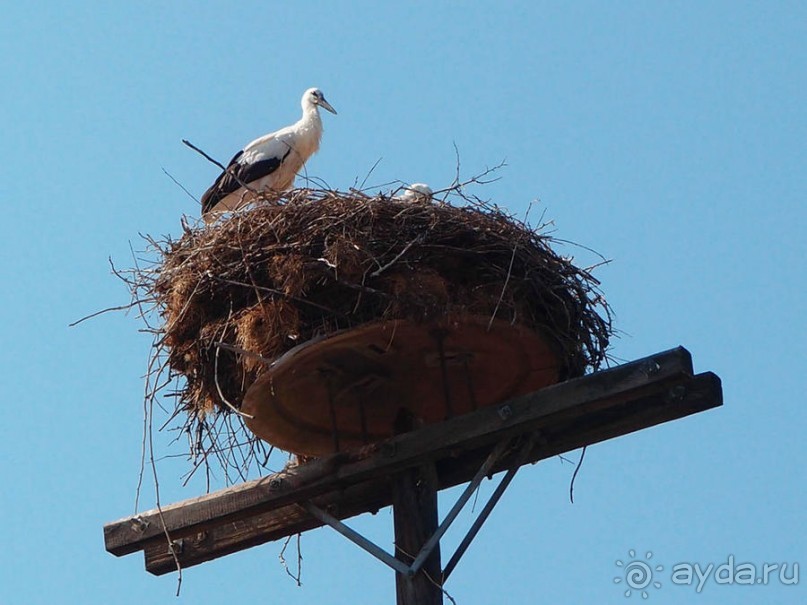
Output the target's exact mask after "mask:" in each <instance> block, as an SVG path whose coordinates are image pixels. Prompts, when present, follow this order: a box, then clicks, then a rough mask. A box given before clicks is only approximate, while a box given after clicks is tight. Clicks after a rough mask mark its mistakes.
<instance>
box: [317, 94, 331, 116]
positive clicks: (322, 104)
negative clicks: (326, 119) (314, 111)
mask: <svg viewBox="0 0 807 605" xmlns="http://www.w3.org/2000/svg"><path fill="white" fill-rule="evenodd" d="M317 105H319V106H320V107H322V108H323V109H327V110H328V111H330V112H331V113H332V114H334V115H336V110H335V109H334V108H333V107H331V104H330V103H328V101H326V100H325V97H322V98H321V99H320V100H319V101H317Z"/></svg>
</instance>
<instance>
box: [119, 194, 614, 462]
mask: <svg viewBox="0 0 807 605" xmlns="http://www.w3.org/2000/svg"><path fill="white" fill-rule="evenodd" d="M449 193H452V192H449ZM453 193H454V194H458V193H459V192H458V191H453ZM463 201H464V203H463V204H462V205H451V204H449V203H446V202H445V201H433V200H420V201H404V200H400V199H397V198H394V197H389V196H383V195H377V196H369V195H365V194H364V193H361V192H357V191H351V192H349V193H345V192H337V191H327V190H311V189H296V190H293V191H290V192H287V193H286V194H283V195H282V196H279V197H273V198H270V199H266V200H263V201H262V202H261V203H259V204H256V205H255V206H253V207H251V208H249V209H245V210H242V211H239V212H237V213H235V214H233V215H232V216H231V217H229V218H227V219H223V220H220V221H219V222H217V223H215V224H214V225H212V226H209V227H195V226H189V225H187V224H184V225H183V227H184V233H183V235H182V237H181V238H180V239H178V240H170V239H169V240H164V241H155V240H150V241H151V242H152V244H154V245H155V246H156V247H157V249H158V251H159V254H160V257H161V258H160V259H159V261H158V262H157V263H156V264H155V265H154V266H153V267H151V268H150V269H149V270H138V271H136V272H135V276H134V279H133V280H130V283H132V282H133V285H134V287H133V290H134V291H135V297H136V299H138V300H149V301H152V302H153V303H154V304H155V306H156V310H158V311H159V313H160V315H161V326H160V327H159V329H158V330H157V332H158V336H159V337H158V338H157V339H156V341H155V343H156V344H155V347H156V349H157V351H158V353H159V354H160V355H161V356H162V357H163V359H164V361H163V363H162V364H161V368H162V369H163V370H165V369H167V370H168V371H169V373H170V374H171V375H172V376H177V375H179V376H180V377H182V378H184V380H183V381H181V382H180V386H179V388H178V392H177V393H176V395H177V401H178V403H177V406H176V413H179V412H187V418H188V421H187V424H186V427H185V428H192V429H194V430H195V433H196V434H197V435H198V441H199V444H198V445H199V447H201V441H202V434H203V433H204V431H205V430H208V429H209V423H210V422H213V419H215V418H218V417H221V416H226V415H228V413H230V412H232V411H234V410H237V409H238V407H239V406H240V402H241V400H242V398H243V396H244V394H245V392H246V390H247V389H248V388H249V387H250V385H251V384H252V383H253V382H254V381H255V379H256V378H257V377H258V376H259V375H260V374H261V372H262V371H264V369H265V368H266V363H265V360H272V359H275V358H277V357H278V356H280V355H282V354H283V353H284V352H286V351H287V350H289V349H291V348H292V347H294V346H296V345H298V344H300V343H302V342H305V341H307V340H309V339H311V338H314V337H316V336H319V335H322V334H328V333H331V332H334V331H336V330H342V329H346V328H351V327H355V326H358V325H361V324H364V323H366V322H373V321H379V320H392V319H407V320H414V321H428V320H431V319H436V318H441V317H446V316H449V317H462V316H463V315H474V316H480V315H483V316H487V317H494V316H495V317H496V318H497V319H500V320H502V319H503V320H507V321H510V322H513V323H518V324H521V325H524V326H526V327H528V328H532V329H536V330H539V331H540V332H541V333H543V334H544V336H545V337H546V338H547V339H548V341H549V342H550V343H551V345H552V346H553V347H554V348H555V350H556V352H557V353H558V355H559V358H560V359H561V362H562V376H561V378H562V379H566V378H572V377H576V376H580V375H582V374H584V373H585V372H586V371H587V369H596V368H597V367H599V365H600V364H601V363H602V362H603V360H604V359H605V354H606V348H607V345H608V341H609V337H610V336H611V324H610V313H609V309H608V306H607V305H606V303H605V301H604V299H603V297H602V296H601V294H600V292H599V288H598V286H599V283H598V282H597V280H596V279H594V278H593V277H592V276H591V275H590V274H589V272H588V271H586V270H584V269H581V268H578V267H575V266H574V265H573V264H572V262H571V261H570V260H568V259H566V258H564V257H562V256H560V255H559V254H557V253H556V252H554V251H553V250H552V248H551V247H550V243H551V241H552V239H551V237H550V236H548V235H543V234H541V233H540V232H539V231H540V229H538V230H536V229H533V228H531V227H529V226H528V225H527V224H525V223H524V222H522V221H519V220H517V219H515V218H513V217H512V216H509V215H507V214H506V213H504V212H503V211H501V210H500V209H499V208H497V207H495V206H491V205H489V204H485V203H482V202H480V201H479V200H477V199H474V200H471V199H468V198H463ZM190 432H193V431H190ZM211 441H213V439H212V437H211Z"/></svg>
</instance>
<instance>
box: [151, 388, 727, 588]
mask: <svg viewBox="0 0 807 605" xmlns="http://www.w3.org/2000/svg"><path fill="white" fill-rule="evenodd" d="M679 387H682V388H684V389H685V392H682V391H681V390H680V389H679ZM671 393H673V395H672V396H671ZM721 404H722V393H721V385H720V379H719V378H718V377H717V376H715V375H714V374H712V373H711V372H707V373H704V374H700V375H698V376H696V377H694V378H691V379H682V380H681V381H680V382H679V383H678V384H673V385H671V386H670V387H668V388H667V389H665V390H663V391H660V392H659V393H656V394H653V395H649V396H645V397H641V398H639V399H636V400H634V401H632V402H626V403H625V404H624V405H621V406H615V408H614V409H608V410H605V411H603V412H601V413H600V414H597V415H593V416H592V417H591V418H590V420H588V421H587V422H585V423H580V422H574V421H571V422H566V423H562V424H559V425H558V426H555V427H550V426H547V427H545V428H544V430H543V431H542V432H541V439H540V440H539V444H538V445H536V446H535V448H533V450H532V451H531V452H530V454H529V456H528V457H527V460H526V462H527V463H534V462H537V461H539V460H543V459H546V458H550V457H552V456H556V455H558V454H563V453H566V452H569V451H572V450H575V449H578V448H580V447H582V446H584V445H592V444H595V443H599V442H602V441H605V440H607V439H612V438H614V437H618V436H621V435H626V434H628V433H632V432H634V431H638V430H641V429H643V428H648V427H651V426H654V425H656V424H660V423H663V422H668V421H670V420H676V419H678V418H683V417H685V416H689V415H691V414H695V413H697V412H701V411H705V410H708V409H711V408H714V407H718V406H720V405H721ZM620 408H621V409H620ZM615 410H618V411H615ZM489 452H490V448H482V449H480V450H478V451H472V452H466V453H465V454H464V455H463V456H461V457H458V458H445V459H443V460H442V461H440V463H439V464H438V467H437V468H438V476H439V485H440V489H445V488H448V487H452V486H455V485H459V484H462V483H465V482H467V481H469V480H470V478H471V477H472V476H473V474H474V473H475V472H476V470H477V469H478V468H479V466H480V465H481V464H482V461H483V460H484V459H485V457H486V456H487V454H488V453H489ZM508 465H509V460H507V459H505V460H504V461H502V462H501V463H500V464H499V465H497V466H496V467H494V472H499V471H502V470H504V469H506V468H507V467H508ZM315 502H316V503H317V504H318V505H319V506H320V507H322V508H327V509H328V510H329V512H330V513H331V514H332V515H333V516H335V517H337V518H339V519H341V520H345V519H349V518H350V517H353V516H356V515H359V514H362V513H363V512H367V511H371V512H375V511H376V510H378V509H380V508H383V507H384V506H388V505H390V504H392V497H391V491H390V484H389V482H387V481H385V480H381V481H378V480H376V481H374V482H368V483H364V484H360V485H357V486H353V487H351V488H348V489H347V490H344V491H341V492H333V493H331V494H329V496H328V498H327V499H322V500H316V501H315ZM319 526H321V523H320V522H318V521H315V520H314V519H312V518H311V516H310V515H308V514H307V513H306V512H305V511H304V510H302V509H301V508H300V507H298V506H296V505H290V506H286V507H283V508H280V509H277V510H275V511H269V512H266V513H263V514H261V515H257V516H256V517H254V518H252V519H247V520H243V521H240V522H237V523H232V524H230V523H228V524H224V525H220V526H217V527H214V528H211V529H210V530H208V532H206V534H205V535H204V538H205V539H204V540H203V541H198V540H195V539H193V538H192V539H191V540H186V541H184V542H183V547H182V549H181V552H179V554H178V556H179V561H180V564H181V565H182V567H183V568H184V567H190V566H193V565H198V564H199V563H203V562H205V561H210V560H213V559H216V558H218V557H221V556H224V555H227V554H230V553H233V552H237V551H240V550H243V549H245V548H249V547H252V546H257V545H259V544H264V543H266V542H270V541H273V540H278V539H281V538H284V537H286V536H289V535H294V534H296V533H300V532H303V531H307V530H309V529H313V528H314V527H319ZM145 559H146V569H147V570H148V571H149V572H151V573H154V574H156V575H161V574H165V573H170V572H172V571H175V570H176V562H175V561H174V558H173V556H172V555H171V554H170V552H169V550H168V547H167V544H166V542H165V539H164V537H163V539H162V540H160V541H158V542H156V543H150V544H148V545H147V546H146V547H145Z"/></svg>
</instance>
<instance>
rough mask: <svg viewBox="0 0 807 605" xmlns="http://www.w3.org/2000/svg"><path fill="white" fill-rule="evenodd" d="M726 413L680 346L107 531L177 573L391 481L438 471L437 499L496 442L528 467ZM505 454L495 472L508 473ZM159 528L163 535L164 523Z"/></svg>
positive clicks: (151, 563) (296, 528) (345, 508)
mask: <svg viewBox="0 0 807 605" xmlns="http://www.w3.org/2000/svg"><path fill="white" fill-rule="evenodd" d="M720 405H722V390H721V384H720V379H719V378H718V377H717V376H716V375H714V374H712V373H711V372H706V373H702V374H697V375H695V374H694V373H693V370H692V359H691V356H690V354H689V352H688V351H687V350H686V349H683V348H680V347H679V348H677V349H673V350H670V351H666V352H663V353H658V354H656V355H652V356H650V357H647V358H644V359H640V360H637V361H634V362H631V363H627V364H625V365H622V366H618V367H615V368H612V369H609V370H606V371H602V372H598V373H595V374H592V375H589V376H585V377H582V378H578V379H575V380H570V381H567V382H563V383H560V384H556V385H552V386H549V387H546V388H544V389H541V390H539V391H536V392H534V393H530V394H527V395H523V396H520V397H516V398H514V399H511V400H509V401H506V402H502V403H501V404H499V405H495V406H492V407H488V408H481V409H478V410H476V411H472V412H469V413H466V414H463V415H461V416H457V417H454V418H451V419H449V420H446V421H444V422H439V423H436V424H432V425H428V426H425V427H423V428H419V429H417V430H415V431H412V432H410V433H407V434H403V435H400V436H397V437H393V438H390V439H387V440H384V441H382V442H380V443H375V444H373V445H370V446H366V447H363V448H359V449H355V450H351V451H350V452H346V453H339V454H334V455H331V456H328V457H326V458H322V459H320V460H316V461H313V462H310V463H308V464H305V465H301V466H298V467H295V468H292V469H289V470H288V471H285V472H282V473H278V474H275V475H271V476H267V477H263V478H261V479H258V480H255V481H251V482H248V483H244V484H242V485H237V486H234V487H230V488H228V489H224V490H221V491H219V492H215V493H211V494H207V495H205V496H201V497H199V498H193V499H190V500H185V501H183V502H178V503H176V504H172V505H169V506H165V507H163V509H162V513H161V514H160V513H158V511H156V510H152V511H146V512H144V513H141V514H139V515H136V516H134V517H127V518H125V519H121V520H119V521H116V522H113V523H109V524H107V525H105V526H104V539H105V544H106V548H107V550H108V551H109V552H111V553H113V554H115V555H119V556H120V555H125V554H129V553H132V552H136V551H140V550H142V551H143V552H144V554H145V561H146V569H147V570H148V571H150V572H151V573H154V574H164V573H168V572H171V571H174V570H175V569H176V563H175V561H174V557H173V555H172V554H171V549H170V548H169V544H168V542H167V539H166V535H165V532H166V531H167V532H168V534H169V535H170V536H171V540H172V542H173V550H174V552H175V553H176V555H177V557H178V559H179V562H180V564H181V565H182V566H183V567H188V566H192V565H197V564H199V563H203V562H205V561H209V560H212V559H215V558H218V557H221V556H224V555H227V554H230V553H233V552H236V551H240V550H243V549H245V548H249V547H251V546H256V545H258V544H263V543H266V542H269V541H272V540H277V539H280V538H283V537H285V536H289V535H293V534H296V533H299V532H302V531H306V530H309V529H312V528H315V527H318V526H320V525H322V522H321V521H318V520H317V519H316V518H314V517H313V516H312V515H311V514H310V513H309V512H308V511H306V509H305V508H304V506H305V505H306V503H313V504H315V505H316V506H318V507H319V508H320V509H323V510H326V511H328V513H330V515H332V516H333V517H336V518H337V519H347V518H349V517H352V516H355V515H359V514H362V513H365V512H375V511H377V510H378V509H379V508H381V507H384V506H387V505H389V504H391V503H392V498H393V494H392V486H391V481H390V476H391V475H393V474H396V473H400V472H402V471H404V470H406V469H411V468H416V467H418V466H419V465H422V464H424V463H430V464H434V467H435V468H436V471H437V479H436V480H437V483H438V486H439V488H440V489H444V488H447V487H450V486H454V485H457V484H461V483H465V482H467V481H469V480H470V478H471V477H472V476H473V475H474V474H475V473H476V472H477V470H478V469H479V467H480V465H481V464H482V462H483V461H484V460H485V459H486V457H487V456H488V454H489V453H490V452H491V450H492V449H493V448H494V447H496V445H497V444H500V443H502V441H503V440H506V439H512V438H514V437H517V436H519V435H530V438H531V439H534V446H532V447H531V449H530V450H529V452H528V455H527V456H526V457H525V460H524V462H525V463H529V462H535V461H537V460H542V459H544V458H548V457H551V456H555V455H557V454H562V453H564V452H568V451H570V450H574V449H576V448H579V447H581V446H584V445H591V444H594V443H598V442H600V441H604V440H606V439H611V438H614V437H618V436H620V435H625V434H628V433H631V432H633V431H637V430H640V429H644V428H647V427H651V426H654V425H656V424H660V423H662V422H667V421H670V420H674V419H677V418H682V417H684V416H688V415H690V414H694V413H696V412H701V411H704V410H708V409H710V408H714V407H717V406H720ZM513 459H514V454H512V453H510V454H505V455H504V456H503V457H502V458H501V459H500V460H499V461H498V462H497V463H496V465H495V467H494V469H493V472H494V473H495V472H498V471H501V470H504V469H507V468H509V466H512V465H513V464H514V462H513ZM161 519H162V521H164V523H165V525H163V522H162V521H161Z"/></svg>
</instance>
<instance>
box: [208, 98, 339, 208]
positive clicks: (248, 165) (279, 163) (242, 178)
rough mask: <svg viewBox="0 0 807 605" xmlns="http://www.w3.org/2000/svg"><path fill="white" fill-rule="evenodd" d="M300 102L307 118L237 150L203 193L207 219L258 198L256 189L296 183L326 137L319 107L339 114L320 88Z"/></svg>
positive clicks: (278, 188) (260, 189)
mask: <svg viewBox="0 0 807 605" xmlns="http://www.w3.org/2000/svg"><path fill="white" fill-rule="evenodd" d="M300 104H301V105H302V107H303V117H301V118H300V119H299V120H298V121H297V122H295V123H294V124H292V125H291V126H286V127H285V128H281V129H280V130H278V131H276V132H272V133H270V134H266V135H264V136H262V137H260V138H259V139H255V140H254V141H252V142H251V143H250V144H249V145H247V146H246V147H244V148H243V149H242V150H241V151H239V152H238V153H236V154H235V157H233V159H232V160H230V163H229V164H228V165H227V169H226V170H225V171H224V172H222V173H221V174H220V175H219V178H217V179H216V182H215V183H213V184H212V185H211V186H210V189H208V190H207V191H205V193H204V195H203V196H202V217H203V218H204V219H205V222H207V223H210V222H213V221H214V220H215V219H216V217H217V216H218V215H219V214H222V213H224V212H228V211H230V210H237V209H238V208H240V207H241V206H244V205H245V204H247V203H249V202H251V201H252V200H253V199H254V198H255V193H253V192H260V191H265V190H267V189H271V190H273V191H284V190H286V189H288V188H290V187H291V186H292V184H293V183H294V177H295V176H296V175H297V172H298V171H299V170H300V168H302V167H303V164H305V162H306V160H308V158H310V157H311V156H312V155H313V154H314V153H316V151H317V150H318V149H319V142H320V139H321V138H322V119H321V118H320V115H319V108H320V107H322V108H324V109H327V110H328V111H330V112H331V113H333V114H335V113H336V110H335V109H334V108H333V107H331V104H330V103H328V101H326V100H325V96H324V95H323V94H322V91H321V90H319V89H318V88H309V89H308V90H306V91H305V92H304V93H303V98H302V100H301V101H300ZM244 185H246V186H247V187H244ZM250 190H251V191H250Z"/></svg>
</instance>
